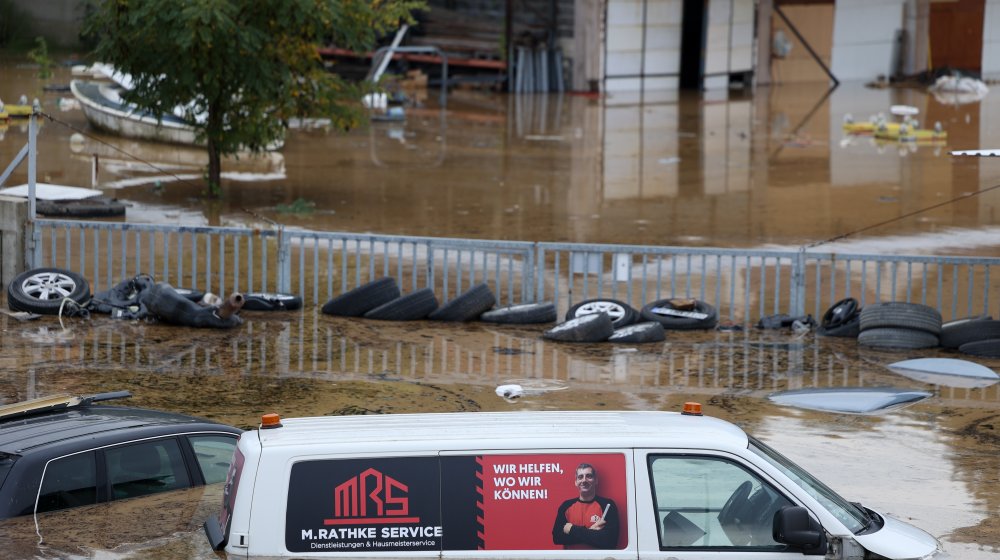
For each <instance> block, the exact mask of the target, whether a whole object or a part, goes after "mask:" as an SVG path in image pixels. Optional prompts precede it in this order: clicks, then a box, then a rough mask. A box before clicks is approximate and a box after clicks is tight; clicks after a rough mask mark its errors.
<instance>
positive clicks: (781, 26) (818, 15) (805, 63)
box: [771, 4, 834, 84]
mask: <svg viewBox="0 0 1000 560" xmlns="http://www.w3.org/2000/svg"><path fill="white" fill-rule="evenodd" d="M781 10H782V12H783V13H784V14H785V17H787V18H788V20H789V21H791V22H792V25H794V26H795V28H796V29H798V31H799V33H801V34H802V36H803V37H805V38H806V40H807V41H809V46H811V47H812V49H813V51H815V52H816V54H817V55H818V56H819V57H820V59H821V60H822V61H823V64H826V66H827V68H829V67H830V62H831V57H832V53H833V12H834V5H833V4H808V5H794V4H793V5H788V6H781ZM773 29H774V32H775V33H776V32H777V31H778V30H780V31H781V32H782V33H783V34H784V36H785V38H786V39H788V40H789V41H791V42H792V49H791V50H790V51H789V52H788V56H786V57H785V58H772V59H771V83H773V84H790V83H802V82H828V81H829V80H830V78H829V76H827V75H826V72H824V71H823V69H822V68H821V67H820V65H819V64H818V63H817V62H816V60H815V59H813V57H812V56H811V55H810V54H809V51H808V50H807V49H806V48H805V46H804V45H803V44H802V43H800V42H799V40H798V39H797V38H796V37H795V34H793V33H792V31H791V29H789V27H788V26H787V25H786V24H785V22H784V21H783V20H782V19H781V18H780V17H778V15H777V14H775V17H774V24H773ZM773 36H774V34H773V33H772V40H773Z"/></svg>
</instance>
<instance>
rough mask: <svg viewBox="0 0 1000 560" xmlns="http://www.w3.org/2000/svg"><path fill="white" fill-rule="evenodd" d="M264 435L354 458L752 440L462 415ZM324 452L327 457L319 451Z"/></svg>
mask: <svg viewBox="0 0 1000 560" xmlns="http://www.w3.org/2000/svg"><path fill="white" fill-rule="evenodd" d="M281 424H282V425H281V427H277V428H273V429H261V430H259V431H258V433H259V435H260V440H261V445H262V446H264V447H272V446H289V447H307V448H315V446H317V445H320V446H323V445H326V446H339V445H345V446H347V447H349V448H351V449H354V450H366V449H376V448H377V449H381V450H390V449H391V450H397V451H405V450H424V451H426V450H428V449H430V450H449V449H455V450H462V449H483V450H491V449H525V448H539V449H541V448H568V447H573V448H586V447H590V448H605V447H607V448H628V447H647V446H648V447H653V446H656V447H677V448H691V449H704V448H706V446H707V445H709V442H711V443H710V447H711V448H713V449H720V448H730V449H732V448H737V449H745V448H746V447H747V445H748V439H747V435H746V433H745V432H744V431H743V430H741V429H740V428H739V427H737V426H735V425H733V424H731V423H729V422H726V421H724V420H720V419H718V418H712V417H709V416H693V415H685V414H680V413H676V412H638V411H627V412H626V411H622V412H610V411H606V412H605V411H602V412H568V411H539V412H457V413H429V414H386V415H370V416H367V415H366V416H325V417H318V418H288V419H282V420H281ZM318 451H319V452H321V453H322V452H324V450H318Z"/></svg>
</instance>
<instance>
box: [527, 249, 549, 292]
mask: <svg viewBox="0 0 1000 560" xmlns="http://www.w3.org/2000/svg"><path fill="white" fill-rule="evenodd" d="M532 247H533V248H534V252H535V270H534V274H535V280H536V281H537V282H538V287H537V288H536V289H535V292H534V293H533V294H531V295H532V297H531V299H528V300H526V301H531V302H538V301H540V300H542V299H544V298H545V247H543V246H542V245H541V244H540V243H534V244H533V245H532Z"/></svg>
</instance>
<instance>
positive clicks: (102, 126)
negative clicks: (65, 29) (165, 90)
mask: <svg viewBox="0 0 1000 560" xmlns="http://www.w3.org/2000/svg"><path fill="white" fill-rule="evenodd" d="M70 91H71V92H72V93H73V96H74V97H76V99H77V100H79V102H80V108H81V109H82V110H83V114H84V116H85V117H86V118H87V121H88V122H89V123H90V124H91V126H93V127H94V128H97V129H98V130H103V131H105V132H109V133H111V134H116V135H118V136H122V137H125V138H133V139H136V140H152V141H156V142H166V143H169V144H182V145H187V146H204V145H205V143H204V141H203V140H200V139H199V138H198V134H197V130H196V129H195V127H194V126H191V125H190V124H188V123H187V122H185V121H183V120H182V119H180V118H179V117H177V116H175V115H173V114H165V115H155V114H152V113H149V112H145V111H142V110H140V109H138V108H137V107H135V106H133V105H131V104H128V103H126V102H124V101H123V100H122V99H121V98H120V97H119V91H120V88H119V87H118V86H115V85H113V84H109V83H100V82H84V81H80V80H73V81H72V82H70ZM283 144H284V141H283V140H278V141H275V142H273V143H272V144H271V145H269V146H268V147H267V150H268V151H273V150H280V149H281V147H282V146H283Z"/></svg>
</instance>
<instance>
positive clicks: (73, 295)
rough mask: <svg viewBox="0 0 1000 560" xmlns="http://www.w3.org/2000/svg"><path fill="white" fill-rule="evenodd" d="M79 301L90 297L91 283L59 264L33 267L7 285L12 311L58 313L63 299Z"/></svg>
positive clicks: (8, 301)
mask: <svg viewBox="0 0 1000 560" xmlns="http://www.w3.org/2000/svg"><path fill="white" fill-rule="evenodd" d="M67 298H68V299H70V300H72V301H73V302H75V303H77V304H79V305H81V306H82V305H86V304H87V303H88V302H89V301H90V284H89V283H88V282H87V280H86V279H84V277H83V276H81V275H79V274H77V273H76V272H73V271H71V270H66V269H62V268H52V267H45V268H33V269H31V270H28V271H25V272H22V273H21V274H18V275H17V276H15V277H14V279H13V280H11V282H10V284H9V285H8V286H7V306H8V307H10V309H11V310H12V311H27V312H29V313H38V314H40V315H57V314H58V313H59V309H60V308H61V306H62V305H63V300H64V299H67Z"/></svg>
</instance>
